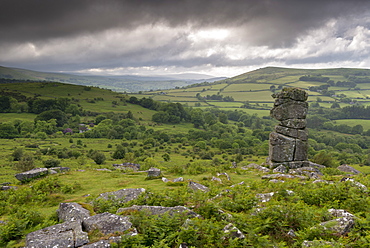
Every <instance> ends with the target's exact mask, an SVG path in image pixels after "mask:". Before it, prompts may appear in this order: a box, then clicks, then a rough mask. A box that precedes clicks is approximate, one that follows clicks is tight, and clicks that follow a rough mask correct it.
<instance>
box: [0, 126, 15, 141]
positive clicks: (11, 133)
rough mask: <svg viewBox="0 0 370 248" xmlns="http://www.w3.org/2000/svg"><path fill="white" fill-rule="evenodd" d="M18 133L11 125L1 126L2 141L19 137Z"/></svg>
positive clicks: (0, 136) (0, 135)
mask: <svg viewBox="0 0 370 248" xmlns="http://www.w3.org/2000/svg"><path fill="white" fill-rule="evenodd" d="M18 135H19V134H18V131H17V129H16V128H15V127H14V125H12V124H11V123H1V124H0V138H1V139H13V138H16V137H18Z"/></svg>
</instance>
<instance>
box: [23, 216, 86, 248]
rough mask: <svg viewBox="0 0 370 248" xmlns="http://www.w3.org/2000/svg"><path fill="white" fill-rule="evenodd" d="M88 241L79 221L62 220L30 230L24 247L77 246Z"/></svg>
mask: <svg viewBox="0 0 370 248" xmlns="http://www.w3.org/2000/svg"><path fill="white" fill-rule="evenodd" d="M88 242H89V238H88V236H87V233H86V232H83V231H82V227H81V223H80V222H76V221H74V222H64V223H62V224H56V225H54V226H49V227H46V228H44V229H41V230H38V231H34V232H31V233H29V234H27V236H26V247H25V248H42V247H79V246H82V245H84V244H87V243H88Z"/></svg>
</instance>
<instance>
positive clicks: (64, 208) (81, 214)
mask: <svg viewBox="0 0 370 248" xmlns="http://www.w3.org/2000/svg"><path fill="white" fill-rule="evenodd" d="M57 214H58V218H59V220H61V221H80V222H81V221H83V220H84V219H86V218H89V217H90V212H89V210H87V209H86V208H83V207H82V206H81V205H80V204H78V203H76V202H70V203H60V204H59V208H58V210H57Z"/></svg>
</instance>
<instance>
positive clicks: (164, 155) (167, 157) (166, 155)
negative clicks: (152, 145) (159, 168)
mask: <svg viewBox="0 0 370 248" xmlns="http://www.w3.org/2000/svg"><path fill="white" fill-rule="evenodd" d="M162 158H163V160H164V161H166V162H168V161H170V159H171V158H170V154H168V153H165V154H163V155H162Z"/></svg>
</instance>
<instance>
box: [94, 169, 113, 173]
mask: <svg viewBox="0 0 370 248" xmlns="http://www.w3.org/2000/svg"><path fill="white" fill-rule="evenodd" d="M96 170H97V171H108V172H112V170H110V169H107V168H103V169H96Z"/></svg>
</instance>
